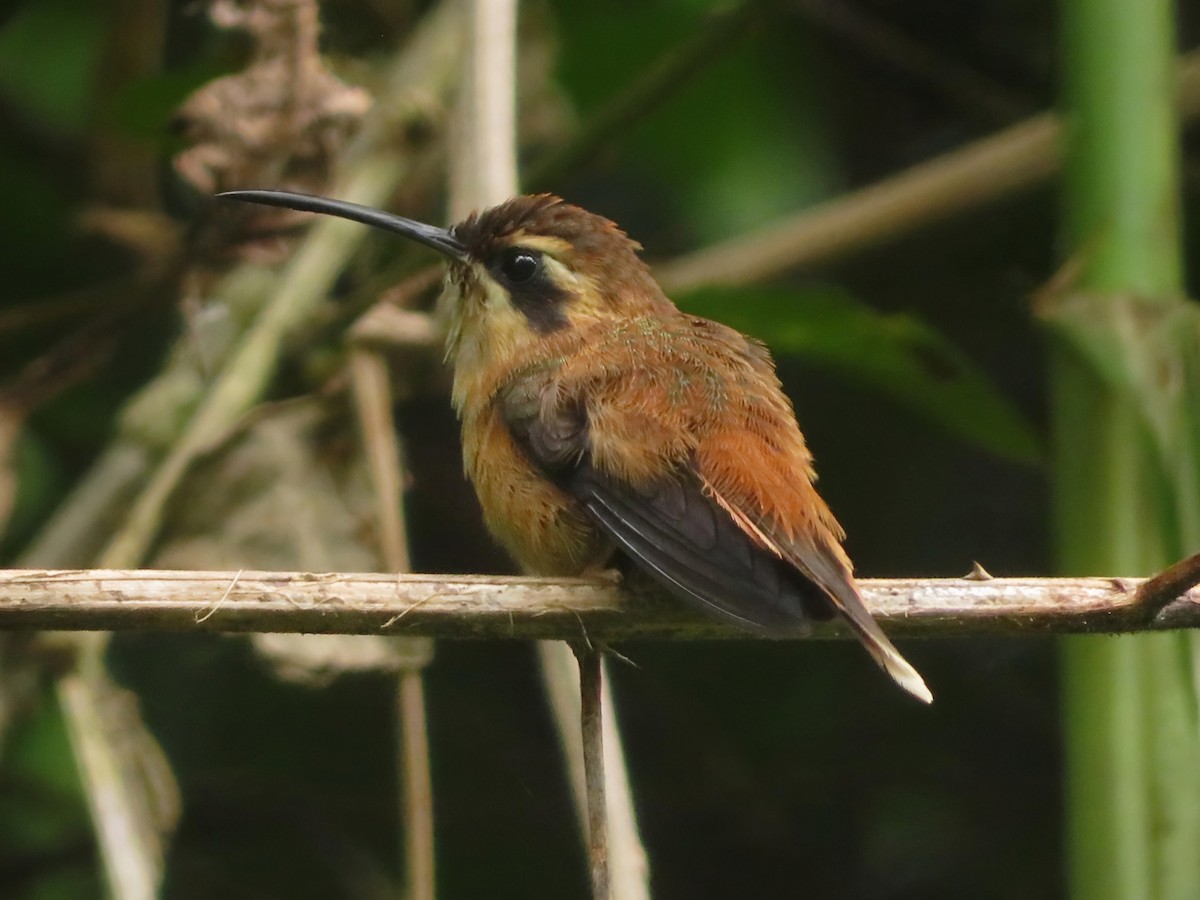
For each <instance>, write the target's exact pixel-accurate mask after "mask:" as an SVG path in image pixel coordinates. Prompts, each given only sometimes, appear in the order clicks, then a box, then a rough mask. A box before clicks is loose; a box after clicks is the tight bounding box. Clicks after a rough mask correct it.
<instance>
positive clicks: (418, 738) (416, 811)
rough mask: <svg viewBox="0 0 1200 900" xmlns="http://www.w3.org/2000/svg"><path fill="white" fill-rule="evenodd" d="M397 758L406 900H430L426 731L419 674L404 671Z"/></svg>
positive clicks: (431, 868) (399, 694) (432, 869)
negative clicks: (402, 821) (401, 801)
mask: <svg viewBox="0 0 1200 900" xmlns="http://www.w3.org/2000/svg"><path fill="white" fill-rule="evenodd" d="M397 688H398V690H397V697H396V701H397V706H398V712H399V723H400V736H399V740H400V746H401V753H400V758H401V760H402V767H403V803H402V807H403V808H402V809H401V815H402V816H403V818H404V826H405V827H404V850H405V853H404V860H405V865H406V866H407V870H408V878H407V882H408V891H407V893H406V898H407V900H433V898H434V896H435V890H434V886H435V885H436V883H437V882H436V874H437V873H436V867H435V856H434V843H433V840H434V834H433V780H432V778H431V777H430V772H429V727H428V723H427V722H426V719H425V684H424V678H423V677H422V675H421V670H420V669H417V668H409V669H405V670H403V671H402V672H401V673H400V680H399V684H398V685H397Z"/></svg>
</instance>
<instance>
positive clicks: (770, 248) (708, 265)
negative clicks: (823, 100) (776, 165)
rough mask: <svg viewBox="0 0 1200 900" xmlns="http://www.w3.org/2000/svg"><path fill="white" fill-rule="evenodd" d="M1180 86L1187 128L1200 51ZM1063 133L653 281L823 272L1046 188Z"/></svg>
mask: <svg viewBox="0 0 1200 900" xmlns="http://www.w3.org/2000/svg"><path fill="white" fill-rule="evenodd" d="M1178 85H1179V104H1180V106H1179V109H1180V117H1181V119H1182V120H1184V121H1187V120H1190V119H1193V118H1195V117H1196V116H1197V115H1200V51H1195V52H1192V53H1189V54H1186V55H1185V56H1183V57H1182V58H1181V60H1180V64H1179V68H1178ZM1062 131H1063V125H1062V120H1061V119H1060V118H1059V117H1058V116H1056V115H1054V114H1052V113H1042V114H1041V115H1038V116H1034V117H1033V118H1030V119H1026V120H1025V121H1023V122H1020V123H1018V124H1016V125H1014V126H1012V127H1011V128H1008V129H1005V130H1004V131H1001V132H1000V133H998V134H995V135H992V136H991V137H987V138H983V139H982V140H979V141H975V142H973V143H970V144H967V145H966V146H965V147H961V148H959V149H957V150H953V151H951V152H949V153H946V154H943V155H942V156H939V157H936V158H935V159H932V160H930V161H928V162H925V163H921V164H919V165H916V166H913V167H912V168H910V169H907V170H906V171H904V172H901V173H900V174H898V175H894V176H892V177H891V178H886V179H884V180H882V181H879V182H876V183H875V184H872V185H869V186H867V187H865V188H861V189H860V190H857V191H852V192H850V193H848V194H845V195H843V196H841V197H838V198H836V199H833V200H830V201H828V202H827V203H822V204H819V205H817V206H814V207H812V208H810V209H806V210H803V211H801V212H799V213H797V214H795V215H793V216H789V217H786V218H784V219H781V220H779V221H777V222H774V223H772V224H770V225H767V226H765V227H764V228H762V229H760V230H758V231H756V232H753V233H751V234H746V235H739V236H737V237H734V238H730V239H729V240H726V241H721V242H719V243H716V244H713V245H711V246H709V247H705V248H702V249H700V250H697V251H695V252H693V253H688V254H685V255H684V256H681V257H679V258H677V259H674V260H670V261H668V262H663V263H662V264H660V265H659V266H657V267H656V269H655V275H656V276H657V277H658V280H659V282H660V283H661V284H662V286H663V288H664V289H665V290H666V291H667V292H668V293H672V294H678V293H683V292H686V291H691V290H695V289H697V288H700V287H703V286H705V285H726V286H736V285H746V284H754V283H757V282H762V281H766V280H768V279H771V278H775V277H778V276H780V275H782V274H784V273H785V272H790V271H794V270H798V269H804V268H812V267H815V266H818V265H826V264H828V263H830V262H833V261H835V260H837V259H839V258H842V257H844V256H847V255H849V254H851V253H856V252H860V251H862V250H864V249H866V248H868V247H872V246H875V245H876V244H879V243H881V242H883V241H886V240H890V239H894V238H896V237H898V236H899V235H902V234H906V233H908V232H911V231H914V230H916V229H917V228H920V227H924V226H926V225H929V224H931V223H933V222H938V221H941V220H943V219H947V218H949V217H951V216H953V215H956V214H958V213H960V212H963V211H965V210H968V209H974V208H976V207H979V206H983V205H986V204H988V203H992V202H994V201H996V200H999V199H1001V198H1004V197H1009V196H1012V195H1013V194H1014V193H1016V192H1017V191H1020V190H1024V189H1027V188H1031V187H1033V186H1035V185H1037V184H1041V183H1043V182H1045V181H1047V180H1049V179H1050V178H1051V176H1053V175H1054V174H1055V173H1057V172H1058V170H1059V167H1060V164H1061V155H1060V150H1059V144H1060V141H1061V138H1062Z"/></svg>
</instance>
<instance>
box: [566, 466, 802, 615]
mask: <svg viewBox="0 0 1200 900" xmlns="http://www.w3.org/2000/svg"><path fill="white" fill-rule="evenodd" d="M567 487H568V490H570V492H571V493H572V494H573V495H574V496H576V497H578V498H579V500H580V501H581V502H582V503H583V504H584V506H585V507H586V508H587V510H588V512H589V513H591V515H592V516H593V517H594V518H595V520H596V522H597V524H598V525H599V526H600V527H601V528H602V529H603V530H604V531H605V532H606V533H607V534H608V535H609V536H610V537H611V538H612V539H613V540H614V541H615V542H616V543H617V545H618V546H619V547H620V548H621V549H622V550H623V551H624V552H625V553H626V554H628V555H629V556H630V557H631V558H632V559H633V560H634V561H636V562H637V563H639V564H640V565H641V566H642V567H644V568H645V569H646V570H647V571H648V572H649V573H650V574H651V575H653V576H654V577H655V578H656V579H657V580H658V581H659V582H661V583H662V584H663V586H664V587H666V588H667V590H669V591H670V592H671V593H672V594H674V595H675V596H677V597H679V598H680V599H682V600H684V601H686V602H688V603H692V604H695V605H698V606H699V607H701V608H702V609H706V610H707V611H708V612H710V613H715V614H716V615H719V616H721V617H722V618H724V619H728V620H730V621H732V622H734V623H735V624H737V625H739V626H741V627H742V628H746V629H748V630H751V631H755V632H758V633H761V634H774V635H776V636H780V635H781V634H782V633H783V632H791V633H793V634H794V633H798V632H803V631H805V630H806V621H807V619H809V618H810V616H809V614H808V612H807V609H806V607H807V606H808V604H809V602H810V601H809V600H808V598H806V597H805V595H804V593H803V590H802V588H801V585H800V584H799V582H798V579H796V578H795V577H789V575H790V574H791V573H790V572H789V570H788V569H787V567H785V565H784V563H782V562H781V561H780V560H779V559H778V558H776V557H774V556H772V555H771V554H769V553H767V552H766V551H764V550H762V549H761V548H759V547H757V546H755V545H754V543H753V542H752V541H751V539H750V538H749V537H748V536H747V535H746V533H745V532H743V531H742V530H741V529H740V528H739V527H738V526H737V524H736V523H735V522H734V520H733V519H732V517H730V516H729V515H728V514H727V513H726V512H725V511H724V510H722V509H721V508H720V507H719V506H717V504H716V503H715V502H714V501H713V500H712V499H710V498H709V497H707V496H705V495H704V492H703V490H702V489H701V487H700V485H699V483H697V482H696V481H695V480H694V479H692V478H690V477H689V476H687V475H686V474H681V475H680V476H679V477H668V478H664V479H662V480H661V481H659V482H657V483H656V484H655V485H654V486H653V487H652V488H651V489H649V490H634V489H633V488H631V487H629V486H628V485H625V484H621V483H619V482H617V481H615V480H614V479H612V478H608V477H605V476H603V475H601V474H600V473H598V472H596V471H595V470H594V469H593V467H592V466H591V465H590V464H587V463H585V464H583V465H581V466H580V467H579V468H578V469H577V470H576V472H575V474H574V476H573V477H572V478H571V479H570V481H569V482H568V484H567Z"/></svg>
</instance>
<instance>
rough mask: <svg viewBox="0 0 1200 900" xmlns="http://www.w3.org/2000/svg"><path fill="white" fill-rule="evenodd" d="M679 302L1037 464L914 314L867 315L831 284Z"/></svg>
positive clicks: (1010, 414) (1011, 424)
mask: <svg viewBox="0 0 1200 900" xmlns="http://www.w3.org/2000/svg"><path fill="white" fill-rule="evenodd" d="M680 306H681V307H682V308H684V309H685V310H687V311H688V312H694V313H697V314H699V315H702V316H707V317H709V318H713V319H716V320H718V321H721V322H724V323H726V324H728V325H731V326H732V327H734V328H737V329H738V330H739V331H743V332H745V333H747V334H750V335H753V336H755V337H757V338H759V339H761V340H763V341H765V342H766V343H767V344H768V346H770V347H771V349H772V350H773V351H775V352H776V353H779V354H795V355H796V356H800V357H803V358H804V359H806V360H808V361H810V362H812V363H814V364H816V365H819V366H822V367H823V368H826V369H828V370H829V371H831V372H835V373H837V374H838V375H840V376H843V377H845V378H846V379H847V380H850V381H853V382H854V383H856V384H859V385H862V386H864V387H867V388H869V389H871V390H875V391H878V392H879V393H881V394H883V395H885V396H887V397H889V398H891V399H892V400H894V401H895V402H896V403H898V404H900V405H901V406H903V407H905V408H907V409H909V410H911V411H912V412H914V413H916V414H917V415H919V416H921V417H922V418H924V419H926V420H928V421H930V422H932V423H934V424H936V425H938V426H940V427H942V428H944V429H945V430H946V431H948V432H950V433H951V434H953V435H955V436H956V437H959V438H962V439H963V440H966V441H969V442H971V443H973V444H977V445H979V446H981V447H984V448H986V449H988V450H990V451H992V452H993V453H997V454H999V455H1000V456H1004V457H1007V458H1009V459H1012V460H1015V461H1018V462H1022V463H1029V464H1034V463H1037V462H1038V461H1039V460H1040V458H1041V454H1042V447H1041V441H1040V439H1039V437H1038V435H1037V434H1036V432H1035V431H1034V429H1033V427H1032V426H1031V425H1030V424H1029V422H1028V421H1027V420H1026V419H1025V418H1024V417H1023V416H1022V415H1021V413H1020V412H1019V411H1018V410H1017V409H1016V407H1015V406H1014V405H1013V404H1012V403H1011V402H1010V401H1009V399H1008V398H1007V397H1005V396H1004V395H1003V394H1002V393H1001V392H1000V391H999V390H998V389H997V388H996V386H995V385H994V384H992V382H991V381H990V380H989V379H988V378H987V376H986V375H985V374H984V373H983V372H981V371H980V370H979V369H978V368H977V367H975V366H974V365H972V363H971V361H970V360H969V359H968V358H967V356H966V355H965V354H964V353H962V352H961V351H960V350H958V349H957V348H956V347H955V346H954V345H953V344H952V343H950V341H949V340H947V339H946V337H945V336H943V335H942V334H941V333H939V332H938V331H937V330H935V329H934V328H933V327H931V326H930V325H928V324H927V323H925V322H923V321H921V320H920V319H918V318H917V317H916V316H913V315H909V314H903V313H891V314H884V313H880V312H877V311H875V310H873V309H871V308H870V307H868V306H866V305H864V304H862V303H859V302H858V301H857V300H855V299H854V298H853V297H851V296H850V295H849V294H847V293H846V292H844V291H840V290H837V289H834V288H821V289H819V290H808V291H801V290H795V289H782V288H781V289H758V288H756V289H754V290H753V291H737V292H734V291H729V290H711V291H709V290H706V291H700V292H697V293H695V294H690V295H688V296H686V297H684V298H683V302H681V303H680Z"/></svg>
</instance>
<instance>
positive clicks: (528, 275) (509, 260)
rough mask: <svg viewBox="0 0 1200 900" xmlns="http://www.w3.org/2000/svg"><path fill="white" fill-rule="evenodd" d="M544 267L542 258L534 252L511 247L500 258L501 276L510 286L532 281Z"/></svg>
mask: <svg viewBox="0 0 1200 900" xmlns="http://www.w3.org/2000/svg"><path fill="white" fill-rule="evenodd" d="M541 267H542V256H541V254H540V253H534V252H533V251H532V250H522V249H521V248H520V247H510V248H509V249H507V250H505V251H504V252H503V253H502V254H501V256H500V266H499V268H500V274H501V275H503V276H504V278H505V280H506V281H508V283H509V284H525V283H527V282H529V281H532V280H533V278H534V276H536V275H537V273H538V271H539V270H540V269H541Z"/></svg>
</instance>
